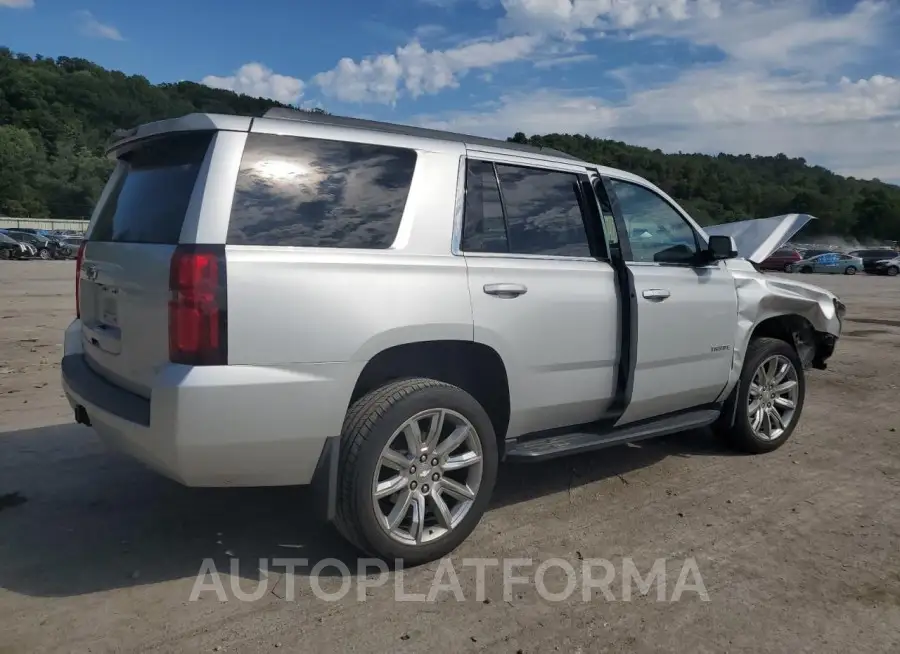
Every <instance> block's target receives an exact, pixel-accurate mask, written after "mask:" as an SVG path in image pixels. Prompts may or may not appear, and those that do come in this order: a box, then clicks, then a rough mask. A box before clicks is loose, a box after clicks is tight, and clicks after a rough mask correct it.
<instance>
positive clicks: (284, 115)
mask: <svg viewBox="0 0 900 654" xmlns="http://www.w3.org/2000/svg"><path fill="white" fill-rule="evenodd" d="M262 117H263V118H274V119H280V120H296V121H300V122H304V123H315V124H317V125H331V126H334V127H353V128H357V129H369V130H374V131H379V132H386V133H389V134H402V135H404V136H413V137H418V138H426V139H440V140H442V141H455V142H458V143H468V144H470V145H484V146H489V147H492V148H504V149H506V150H516V151H519V152H531V153H534V154H543V155H549V156H554V157H560V158H563V159H571V160H573V161H581V159H579V158H578V157H573V156H572V155H570V154H566V153H565V152H560V151H559V150H554V149H553V148H544V147H537V146H534V145H523V144H522V143H515V142H512V141H501V140H500V139H489V138H485V137H483V136H472V135H470V134H457V133H455V132H445V131H443V130H439V129H429V128H427V127H412V126H410V125H399V124H397V123H385V122H381V121H377V120H365V119H363V118H348V117H346V116H334V115H332V114H325V113H319V112H312V111H303V110H301V109H289V108H285V107H273V108H271V109H269V110H268V111H266V112H265V113H264V114H263V116H262Z"/></svg>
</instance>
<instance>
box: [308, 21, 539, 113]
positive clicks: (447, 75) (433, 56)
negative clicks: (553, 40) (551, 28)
mask: <svg viewBox="0 0 900 654" xmlns="http://www.w3.org/2000/svg"><path fill="white" fill-rule="evenodd" d="M538 43H539V40H538V39H537V38H536V37H533V36H513V37H510V38H506V39H501V40H498V41H476V42H473V43H468V44H464V45H461V46H459V47H456V48H452V49H450V50H426V49H425V48H423V47H422V45H421V44H420V43H419V42H418V41H412V42H411V43H409V44H407V45H405V46H402V47H399V48H397V50H396V52H395V53H393V54H382V55H377V56H374V57H367V58H365V59H362V60H360V61H359V62H356V61H354V60H353V59H349V58H344V59H341V60H340V61H339V62H338V64H337V66H336V67H335V68H333V69H332V70H329V71H326V72H324V73H319V74H318V75H316V76H315V77H313V80H312V81H313V82H314V83H315V84H317V85H318V86H319V87H320V88H321V89H322V92H323V93H324V94H325V95H327V96H330V97H335V98H337V99H338V100H343V101H345V102H380V103H383V104H392V103H394V102H396V101H397V99H398V98H399V97H400V96H401V95H402V94H404V93H405V94H407V95H409V96H411V97H413V98H417V97H419V96H421V95H425V94H433V93H437V92H438V91H441V90H443V89H446V88H455V87H456V86H458V84H459V81H458V78H459V76H460V75H464V74H465V73H466V72H468V71H470V70H472V69H480V68H491V67H493V66H497V65H499V64H504V63H509V62H512V61H516V60H520V59H523V58H525V57H527V56H529V55H530V54H532V53H533V52H534V50H535V49H536V47H537V45H538Z"/></svg>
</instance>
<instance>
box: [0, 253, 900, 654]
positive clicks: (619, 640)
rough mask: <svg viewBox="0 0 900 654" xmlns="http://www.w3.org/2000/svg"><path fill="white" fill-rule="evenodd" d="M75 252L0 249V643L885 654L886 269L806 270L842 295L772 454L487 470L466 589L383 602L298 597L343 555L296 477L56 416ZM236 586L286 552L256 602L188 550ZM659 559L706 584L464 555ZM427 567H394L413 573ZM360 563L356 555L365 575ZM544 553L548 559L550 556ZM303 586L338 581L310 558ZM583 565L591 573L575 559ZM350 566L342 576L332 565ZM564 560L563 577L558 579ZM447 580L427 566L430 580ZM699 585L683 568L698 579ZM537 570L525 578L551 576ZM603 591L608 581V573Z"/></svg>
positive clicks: (674, 443)
mask: <svg viewBox="0 0 900 654" xmlns="http://www.w3.org/2000/svg"><path fill="white" fill-rule="evenodd" d="M73 272H74V265H73V264H72V263H71V262H38V261H35V262H22V263H19V262H0V652H3V653H7V652H22V653H26V652H28V653H30V652H43V651H66V652H107V651H172V652H193V651H200V652H203V651H229V652H257V651H271V650H274V649H277V648H281V649H280V651H309V652H312V651H319V652H328V651H335V652H337V651H346V652H351V651H360V652H363V651H365V652H370V651H401V652H402V651H410V652H412V651H430V652H438V651H448V652H449V651H452V652H475V651H490V652H517V651H521V652H553V651H561V652H581V651H584V652H589V651H591V652H593V651H611V652H670V651H685V652H687V651H690V652H779V653H780V652H815V653H816V654H821V653H823V652H841V653H844V652H851V651H852V652H900V446H898V442H897V439H898V438H900V433H897V432H896V431H895V430H896V429H898V428H900V412H898V409H897V386H898V383H900V366H898V365H897V362H898V361H900V302H898V300H900V281H898V280H896V279H888V278H872V277H866V276H858V277H855V278H850V277H831V278H829V277H816V278H815V279H816V281H817V282H818V283H821V284H823V285H825V286H828V287H829V288H832V289H834V290H835V291H837V292H838V293H839V294H840V295H841V296H842V297H843V298H844V300H845V302H846V303H847V305H848V307H849V309H848V312H849V320H850V322H849V323H848V327H847V331H846V333H845V335H844V338H842V340H841V341H840V343H839V347H838V351H837V354H836V355H835V357H834V359H833V360H832V363H831V366H830V367H829V369H828V370H827V371H824V372H812V373H811V374H810V375H809V389H808V390H809V392H808V399H807V404H806V409H805V414H804V419H803V421H802V423H801V425H800V427H799V429H798V430H797V432H796V433H795V435H794V437H793V439H792V440H791V441H790V442H789V443H788V444H787V445H786V446H785V447H784V448H782V449H781V450H779V451H777V452H775V453H773V454H770V455H767V456H760V457H745V456H732V455H731V454H730V453H729V452H727V451H726V450H723V449H722V448H721V447H720V446H719V445H718V444H716V443H715V442H714V441H713V440H712V438H711V436H710V435H709V434H707V433H705V432H700V433H686V434H680V435H678V436H674V437H670V438H666V439H664V440H661V441H654V442H650V443H645V444H641V446H639V447H637V446H630V447H620V448H616V449H611V450H606V451H603V452H599V453H596V454H594V455H591V456H582V457H577V458H575V459H563V460H558V461H556V462H553V463H549V464H541V465H537V466H506V467H504V468H502V469H501V479H500V482H499V488H498V490H497V498H496V501H495V502H494V505H493V507H492V509H491V510H490V512H489V513H488V515H487V516H486V517H485V519H484V520H483V522H482V523H481V525H480V526H479V528H478V529H477V530H476V532H475V534H473V536H472V537H471V538H470V539H469V541H468V542H466V543H465V544H464V545H463V546H462V547H461V548H460V549H459V550H458V551H457V552H456V553H455V554H454V555H453V557H452V562H453V563H454V566H455V568H454V569H455V570H456V571H457V573H458V576H459V581H460V584H461V587H462V589H463V592H464V597H463V600H464V601H462V602H458V601H457V600H456V599H455V598H454V595H453V594H452V593H451V592H444V593H442V594H440V595H438V596H437V599H436V601H434V602H431V603H428V602H398V601H395V599H394V598H395V592H396V580H395V579H393V578H392V580H391V581H389V582H388V583H387V584H386V585H384V586H381V587H376V588H372V589H369V590H368V591H367V593H366V594H365V595H364V600H365V601H363V602H361V601H358V596H357V588H356V586H354V587H353V590H352V591H351V592H349V593H348V594H347V595H346V596H345V597H344V598H343V599H341V600H338V601H333V602H329V601H325V600H323V599H320V598H317V597H316V596H315V594H314V593H313V591H312V586H311V579H310V576H309V570H310V567H311V566H313V565H314V564H315V563H316V562H318V561H321V560H323V559H326V558H329V557H335V558H337V559H339V560H341V561H343V562H345V563H346V564H347V565H348V566H349V568H350V569H351V570H356V558H355V554H354V553H353V552H352V551H351V550H350V549H348V547H347V546H346V545H344V544H343V542H342V541H341V540H339V539H338V538H337V537H336V536H334V535H333V534H332V532H331V531H330V530H329V529H327V528H324V527H322V526H321V525H319V524H318V523H316V522H315V521H313V520H311V519H310V518H309V517H308V513H309V512H308V510H307V508H306V507H307V506H308V495H307V494H306V493H305V492H304V491H301V490H297V489H292V488H283V489H274V490H272V489H258V490H257V489H248V490H232V489H228V490H217V489H187V488H182V487H180V486H178V485H177V484H175V483H173V482H170V481H168V480H166V479H163V478H161V477H159V476H157V475H155V474H154V473H152V472H149V471H147V470H145V469H144V468H143V467H142V466H140V465H139V464H136V463H133V462H131V461H129V460H127V459H124V458H122V457H120V456H117V455H113V454H110V453H107V452H106V451H105V450H104V449H103V447H102V446H101V445H100V443H99V442H98V441H97V439H96V438H95V436H94V435H93V433H92V432H91V430H89V429H87V428H84V427H80V426H76V425H74V424H73V423H72V420H71V417H70V412H69V409H68V405H67V404H66V402H65V400H64V399H63V397H62V394H61V391H60V387H59V383H58V374H59V364H58V361H59V358H60V351H61V348H60V345H59V343H60V342H61V336H62V330H63V328H64V327H65V325H66V324H67V323H68V321H69V320H70V319H71V316H72V314H73V297H72V295H73V282H72V277H73ZM207 557H210V558H212V559H213V560H214V561H215V562H216V565H217V567H218V569H219V570H224V571H226V572H227V570H228V561H229V558H230V557H237V558H239V560H240V568H239V569H238V570H236V573H237V574H238V576H239V577H243V584H242V588H243V589H244V591H245V592H251V591H252V590H253V587H254V584H253V583H251V581H252V579H256V575H257V573H256V570H255V568H254V565H257V561H258V560H259V558H265V559H272V558H274V557H305V558H307V559H308V560H309V565H308V566H306V567H305V568H304V567H302V566H301V567H300V568H298V569H297V574H298V577H297V580H296V586H295V596H294V597H293V599H291V598H290V595H289V592H290V591H289V590H288V589H287V578H286V577H285V576H284V575H283V574H282V573H283V572H284V570H283V569H280V570H279V569H278V568H275V569H273V570H272V573H271V576H270V578H269V581H268V586H266V587H265V589H266V591H267V592H265V593H264V595H263V596H262V598H261V599H259V600H258V601H251V602H241V601H238V600H237V599H236V598H235V597H234V595H233V593H232V591H231V589H230V587H229V586H228V577H227V576H226V577H224V580H225V584H226V591H227V596H228V599H227V601H219V600H218V599H217V598H216V594H215V593H214V592H211V591H210V592H205V593H202V594H201V595H200V599H199V600H197V601H190V594H191V590H192V588H193V587H194V582H195V579H196V578H197V575H198V572H199V571H200V566H201V563H202V562H203V560H204V558H207ZM469 557H493V558H496V559H502V558H505V557H513V558H531V559H532V560H533V565H532V566H530V567H529V566H524V567H523V568H522V569H521V570H520V571H519V574H521V575H523V576H525V577H526V578H527V579H530V580H534V579H535V569H536V567H537V565H538V563H540V562H541V561H544V560H547V559H550V558H554V557H558V558H560V559H565V560H567V561H570V562H572V564H573V567H574V568H575V569H576V572H577V571H580V570H581V569H582V568H581V566H582V562H581V560H582V559H593V558H601V557H602V558H605V559H608V560H610V561H611V562H612V563H614V564H615V563H616V562H618V561H621V560H622V558H623V557H630V558H631V559H632V560H633V561H634V563H635V566H636V568H637V569H638V570H639V571H640V572H641V574H644V575H646V574H647V573H649V572H650V569H651V568H650V566H651V565H652V563H653V562H654V561H655V560H656V559H658V558H666V559H667V560H668V563H667V566H668V573H669V574H668V579H667V591H666V595H665V597H666V598H671V597H672V595H673V590H674V586H675V582H676V580H677V577H678V573H679V572H680V571H681V566H682V562H683V561H684V560H685V559H686V558H687V557H694V559H695V560H696V563H697V566H698V570H699V572H700V574H701V575H702V581H703V584H704V585H705V588H706V590H707V592H708V598H709V601H703V600H702V598H701V597H700V596H699V594H698V593H696V592H692V591H689V590H688V591H685V593H684V594H683V595H682V597H681V599H680V600H679V601H666V602H660V601H657V595H656V592H651V593H650V594H649V596H644V595H641V594H640V593H639V592H638V591H637V588H636V587H634V588H635V589H634V590H633V595H632V600H631V601H627V602H626V601H608V600H607V599H605V598H604V597H603V595H602V594H601V593H599V592H597V593H595V595H594V598H593V599H592V600H591V601H584V599H583V595H582V591H581V589H580V586H579V590H577V591H576V592H575V593H572V594H571V595H570V596H569V597H568V598H567V599H564V600H563V601H558V602H554V601H549V600H548V599H546V598H542V597H541V593H540V592H539V590H540V587H539V586H538V585H537V584H536V583H523V584H521V585H519V586H515V587H514V588H513V592H512V593H511V595H510V596H508V597H504V587H503V583H502V580H501V575H500V571H499V569H498V568H497V567H488V568H487V573H486V580H485V584H484V589H485V590H484V592H485V596H486V597H485V598H484V600H482V599H481V598H479V597H478V596H477V593H476V587H475V579H476V576H475V568H473V567H463V565H462V562H463V559H464V558H469ZM437 569H438V565H437V564H433V565H430V566H426V567H423V568H419V569H416V570H414V571H406V572H405V574H404V575H403V576H402V584H403V590H404V592H407V593H412V592H427V591H428V589H429V588H430V582H431V581H432V579H433V578H434V576H435V571H436V570H437ZM372 572H373V573H374V572H375V571H374V570H372ZM559 572H560V571H559V569H558V568H557V569H555V573H559ZM322 575H323V576H328V575H331V577H330V578H328V579H324V580H323V581H322V588H323V589H324V590H325V591H328V592H334V591H336V590H337V589H338V588H340V583H341V579H340V578H338V577H337V572H336V570H335V569H334V568H330V569H326V570H323V571H322ZM600 576H602V573H600V572H598V573H596V574H595V577H600ZM347 579H348V582H352V583H356V581H355V580H351V579H350V578H349V577H348V578H347ZM578 579H580V577H578ZM445 580H446V578H445ZM694 580H696V578H694ZM563 581H564V578H563V577H562V575H561V574H554V570H551V572H549V573H548V576H547V579H546V580H545V586H546V588H548V589H549V590H551V591H553V592H560V591H561V590H562V589H563V587H564V583H563ZM611 589H612V591H613V592H614V595H615V599H616V600H621V598H622V593H621V585H620V581H618V580H617V581H614V583H613V584H612V585H611Z"/></svg>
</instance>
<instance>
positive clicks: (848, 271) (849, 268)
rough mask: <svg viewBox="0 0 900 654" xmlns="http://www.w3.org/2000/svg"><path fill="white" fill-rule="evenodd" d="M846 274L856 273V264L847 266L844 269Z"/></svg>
mask: <svg viewBox="0 0 900 654" xmlns="http://www.w3.org/2000/svg"><path fill="white" fill-rule="evenodd" d="M844 274H845V275H855V274H856V266H847V267H846V268H845V269H844Z"/></svg>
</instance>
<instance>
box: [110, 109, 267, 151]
mask: <svg viewBox="0 0 900 654" xmlns="http://www.w3.org/2000/svg"><path fill="white" fill-rule="evenodd" d="M252 122H253V119H252V118H250V117H249V116H228V115H225V114H187V115H186V116H181V117H180V118H170V119H168V120H157V121H155V122H152V123H144V124H143V125H138V126H137V127H132V128H131V129H118V130H116V131H115V132H113V133H112V135H111V136H110V138H109V140H108V141H107V145H106V156H107V157H112V156H113V155H114V153H115V151H116V150H118V149H120V148H121V147H123V146H124V145H127V144H128V143H131V142H133V141H138V140H141V139H145V138H150V137H151V136H159V135H160V134H165V133H167V132H192V131H204V130H228V131H232V132H247V131H249V130H250V124H251V123H252Z"/></svg>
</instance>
